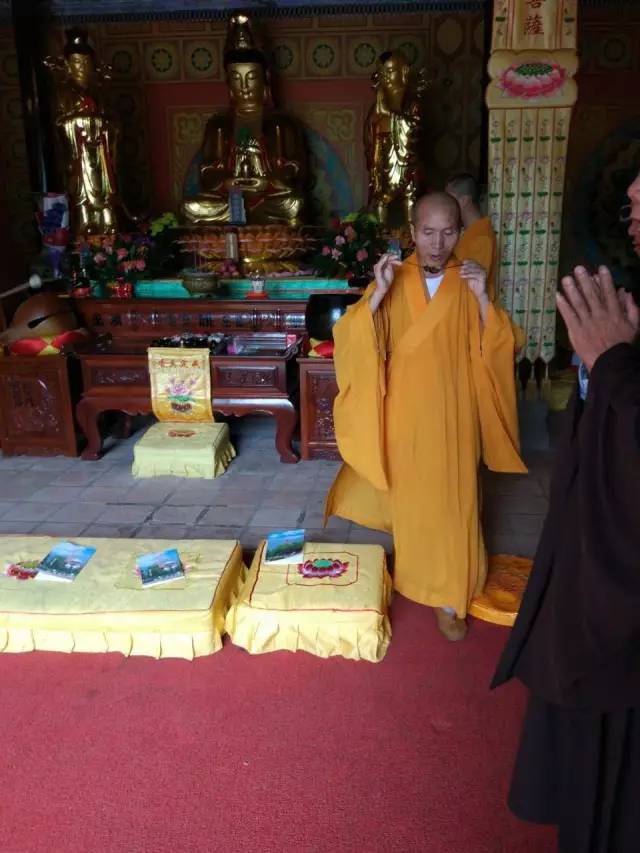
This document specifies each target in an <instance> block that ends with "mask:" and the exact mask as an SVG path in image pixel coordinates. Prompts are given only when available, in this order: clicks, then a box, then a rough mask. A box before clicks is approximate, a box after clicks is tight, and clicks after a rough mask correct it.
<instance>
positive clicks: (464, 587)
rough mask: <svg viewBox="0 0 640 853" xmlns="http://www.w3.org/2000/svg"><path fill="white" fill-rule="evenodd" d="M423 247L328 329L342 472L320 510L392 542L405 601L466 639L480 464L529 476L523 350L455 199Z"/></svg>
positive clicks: (424, 208) (439, 197)
mask: <svg viewBox="0 0 640 853" xmlns="http://www.w3.org/2000/svg"><path fill="white" fill-rule="evenodd" d="M411 228H412V235H413V239H414V242H415V246H416V250H415V252H414V253H413V254H412V255H411V256H410V257H408V258H407V259H406V260H405V261H404V262H401V261H399V260H398V259H395V258H394V257H393V256H390V255H383V257H382V258H381V259H380V261H379V262H378V264H376V267H375V281H374V282H373V283H372V284H371V285H370V286H369V288H368V289H367V291H366V293H365V295H364V296H363V298H362V299H361V300H360V301H359V302H358V303H356V304H355V305H354V306H352V307H351V308H349V310H348V311H347V312H346V314H345V315H344V316H343V317H342V318H341V319H340V321H339V322H338V323H337V324H336V325H335V326H334V330H333V332H334V340H335V368H336V377H337V382H338V388H339V394H338V396H337V398H336V402H335V408H334V420H335V429H336V436H337V441H338V447H339V449H340V453H341V454H342V458H343V460H344V465H343V466H342V468H341V470H340V472H339V473H338V476H337V479H336V481H335V483H334V484H333V486H332V488H331V491H330V493H329V495H328V498H327V505H326V514H327V516H329V515H339V516H342V517H343V518H347V519H350V520H352V521H354V522H356V523H357V524H362V525H365V526H367V527H373V528H377V529H379V530H385V531H388V532H390V533H392V534H393V537H394V541H395V550H396V560H395V575H394V582H395V587H396V589H397V590H398V592H400V593H402V594H403V595H405V596H407V597H408V598H410V599H412V600H414V601H417V602H419V603H421V604H425V605H429V606H431V607H434V608H436V615H437V619H438V624H439V626H440V629H441V631H442V632H443V633H444V634H445V636H447V637H448V638H449V639H452V640H455V639H462V638H463V637H464V635H465V633H466V622H465V621H464V617H465V615H466V613H467V608H468V605H469V602H470V601H471V599H472V598H474V597H475V596H476V595H477V594H479V593H480V592H481V590H482V589H483V587H484V583H485V578H486V571H487V557H486V552H485V547H484V544H483V539H482V531H481V525H480V506H479V504H480V499H479V486H478V465H479V462H480V459H481V458H482V459H484V461H485V462H486V464H487V465H488V466H489V468H491V469H492V470H493V471H504V472H507V471H510V472H525V471H526V468H525V466H524V464H523V463H522V460H521V459H520V455H519V440H518V426H517V416H516V392H515V381H514V354H515V351H516V346H517V344H518V341H517V340H516V332H515V331H514V327H513V326H512V324H511V321H510V319H509V317H508V316H507V314H506V313H505V312H504V311H502V310H501V309H500V308H498V307H497V306H495V305H493V304H492V303H491V301H490V300H489V297H488V295H487V290H486V273H485V271H484V270H483V269H482V268H481V267H480V266H479V265H478V264H477V263H475V262H474V261H468V260H466V259H464V258H458V257H457V256H456V255H455V254H454V247H455V246H456V243H457V242H458V237H459V233H460V211H459V208H458V205H457V203H456V202H455V201H454V200H453V199H452V198H451V197H450V196H449V195H447V194H445V193H435V194H431V195H428V196H424V197H423V198H422V199H420V200H419V202H418V203H417V204H416V206H415V208H414V221H413V224H412V226H411Z"/></svg>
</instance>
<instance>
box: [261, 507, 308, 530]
mask: <svg viewBox="0 0 640 853" xmlns="http://www.w3.org/2000/svg"><path fill="white" fill-rule="evenodd" d="M301 515H302V510H297V509H286V508H285V509H283V508H278V507H275V508H274V507H271V508H268V507H265V508H264V509H259V510H257V511H256V513H255V514H254V516H253V518H252V519H251V525H252V526H255V527H267V526H269V525H271V526H272V527H273V528H274V529H282V528H285V527H295V526H296V525H298V524H299V523H300V517H301Z"/></svg>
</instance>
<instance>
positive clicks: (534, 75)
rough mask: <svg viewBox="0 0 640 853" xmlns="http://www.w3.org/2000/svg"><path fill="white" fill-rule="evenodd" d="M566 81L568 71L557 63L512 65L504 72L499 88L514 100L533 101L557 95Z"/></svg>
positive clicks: (499, 79) (500, 78) (499, 81)
mask: <svg viewBox="0 0 640 853" xmlns="http://www.w3.org/2000/svg"><path fill="white" fill-rule="evenodd" d="M566 79H567V71H566V69H565V68H563V67H562V65H559V64H558V63H557V62H525V63H521V64H519V65H515V64H514V65H510V66H509V67H508V68H507V69H506V70H505V71H503V72H502V74H501V75H500V77H499V78H498V86H499V87H500V88H501V89H502V91H503V92H504V94H505V95H508V96H510V97H512V98H523V99H524V100H533V99H534V98H548V97H550V96H551V95H555V94H556V92H559V91H560V89H562V87H563V86H564V84H565V81H566Z"/></svg>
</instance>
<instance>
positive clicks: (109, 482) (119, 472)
mask: <svg viewBox="0 0 640 853" xmlns="http://www.w3.org/2000/svg"><path fill="white" fill-rule="evenodd" d="M139 482H140V481H139V480H137V479H136V478H135V477H134V476H133V474H132V473H131V468H130V467H129V466H121V465H110V466H109V467H108V468H105V470H104V471H102V470H100V469H99V473H98V477H97V478H94V479H93V480H91V481H90V482H89V483H87V485H94V486H105V487H108V488H117V489H123V488H124V487H125V486H128V487H129V488H131V487H132V486H135V485H136V483H139Z"/></svg>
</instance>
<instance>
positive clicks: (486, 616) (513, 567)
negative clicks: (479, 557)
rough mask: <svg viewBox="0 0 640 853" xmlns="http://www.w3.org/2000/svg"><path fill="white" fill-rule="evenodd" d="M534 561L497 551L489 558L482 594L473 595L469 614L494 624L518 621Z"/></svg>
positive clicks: (510, 623)
mask: <svg viewBox="0 0 640 853" xmlns="http://www.w3.org/2000/svg"><path fill="white" fill-rule="evenodd" d="M532 565H533V563H532V561H531V560H527V559H525V558H524V557H511V556H509V555H507V554H498V555H497V556H495V557H490V558H489V573H488V575H487V582H486V584H485V587H484V591H483V593H482V595H479V596H478V597H477V598H474V599H473V601H472V602H471V605H470V606H469V614H470V615H471V616H475V617H476V618H477V619H483V620H484V621H485V622H493V623H494V624H495V625H507V626H512V625H513V624H514V622H515V621H516V616H517V615H518V610H519V609H520V602H521V601H522V596H523V595H524V591H525V588H526V586H527V581H528V580H529V574H530V572H531V567H532Z"/></svg>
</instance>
